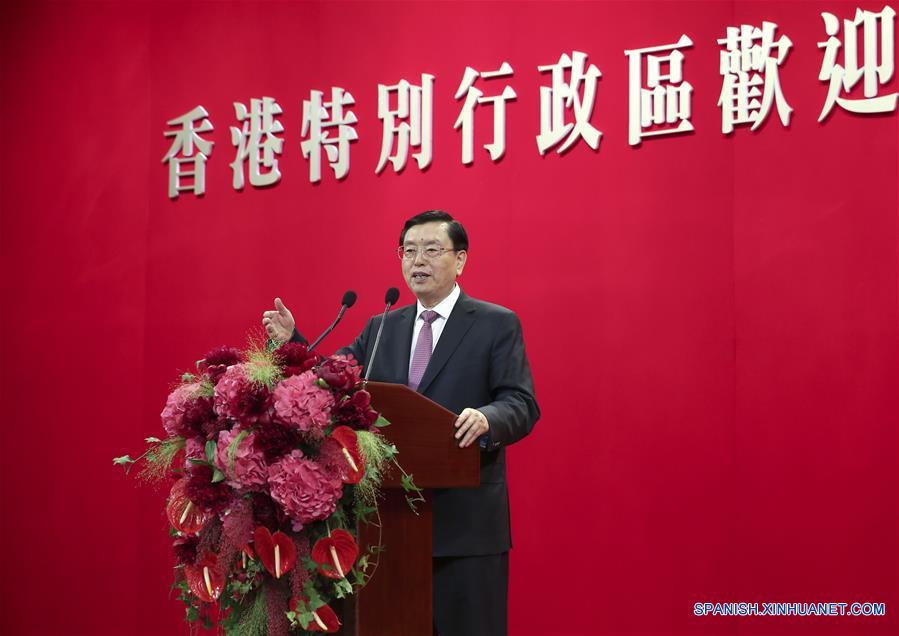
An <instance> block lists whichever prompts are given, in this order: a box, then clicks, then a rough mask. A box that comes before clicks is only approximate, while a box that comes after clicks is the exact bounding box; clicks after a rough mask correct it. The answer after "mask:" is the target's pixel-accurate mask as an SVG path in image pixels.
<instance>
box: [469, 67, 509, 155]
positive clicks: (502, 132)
mask: <svg viewBox="0 0 899 636" xmlns="http://www.w3.org/2000/svg"><path fill="white" fill-rule="evenodd" d="M512 72H513V71H512V67H511V66H510V65H509V63H508V62H503V63H502V64H501V65H500V67H499V70H496V71H483V72H478V71H476V70H475V69H473V68H471V67H470V66H468V67H466V68H465V74H464V75H463V76H462V82H461V83H460V84H459V88H458V90H457V91H456V96H455V99H462V97H463V96H464V97H465V103H464V104H463V105H462V111H461V112H460V113H459V118H458V119H456V123H455V124H453V128H455V129H457V130H458V129H459V128H460V127H461V128H462V163H463V164H465V165H468V164H470V163H472V162H473V161H474V111H475V108H477V106H478V105H479V104H492V105H493V141H492V142H490V143H489V144H484V148H485V149H486V150H487V152H489V153H490V159H491V160H493V161H498V160H499V159H500V158H502V156H503V154H505V152H506V102H507V101H510V100H512V99H515V98H516V97H518V96H517V95H516V94H515V91H514V90H513V89H512V87H511V86H509V85H506V87H505V88H504V89H503V92H502V93H501V94H500V95H497V96H494V97H484V92H483V91H481V90H480V89H478V88H475V86H474V83H475V81H476V80H477V79H478V77H480V78H482V79H485V80H489V79H492V78H494V77H507V76H509V75H512Z"/></svg>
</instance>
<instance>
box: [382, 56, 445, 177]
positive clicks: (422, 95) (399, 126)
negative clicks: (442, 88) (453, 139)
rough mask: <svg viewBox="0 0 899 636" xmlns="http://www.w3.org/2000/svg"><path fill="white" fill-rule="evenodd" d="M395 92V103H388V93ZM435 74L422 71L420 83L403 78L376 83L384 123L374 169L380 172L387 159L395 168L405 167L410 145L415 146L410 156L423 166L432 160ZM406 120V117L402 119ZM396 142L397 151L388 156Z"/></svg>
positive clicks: (389, 99)
mask: <svg viewBox="0 0 899 636" xmlns="http://www.w3.org/2000/svg"><path fill="white" fill-rule="evenodd" d="M393 94H395V95H396V107H395V108H393V107H391V101H392V100H391V95H393ZM433 95H434V76H433V75H429V74H427V73H422V75H421V86H414V85H412V84H410V83H409V82H407V81H406V80H400V81H399V83H398V84H394V85H392V86H387V85H385V84H378V119H380V120H381V121H382V123H383V130H384V134H383V137H382V140H381V157H380V159H378V167H377V168H375V173H376V174H380V173H381V171H382V170H383V169H384V166H385V165H386V164H387V161H388V160H389V161H390V163H392V164H393V170H394V172H399V171H400V170H402V169H403V168H405V167H406V160H407V159H408V156H409V147H410V146H411V147H412V148H418V152H414V153H412V157H413V158H414V159H415V161H416V162H418V168H419V169H420V170H424V169H425V168H427V167H428V166H429V165H430V163H431V143H432V141H431V135H432V133H431V128H432V124H431V121H432V118H433ZM405 120H408V121H405ZM394 141H395V142H396V152H395V153H394V154H393V155H392V156H391V152H392V151H393V150H394Z"/></svg>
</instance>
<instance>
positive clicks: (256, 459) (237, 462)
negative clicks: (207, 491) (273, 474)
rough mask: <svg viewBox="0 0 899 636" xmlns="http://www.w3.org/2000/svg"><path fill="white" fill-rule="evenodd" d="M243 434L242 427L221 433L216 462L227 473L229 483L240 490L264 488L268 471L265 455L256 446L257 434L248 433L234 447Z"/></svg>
mask: <svg viewBox="0 0 899 636" xmlns="http://www.w3.org/2000/svg"><path fill="white" fill-rule="evenodd" d="M240 434H241V430H240V427H238V426H235V427H234V428H232V429H231V430H230V431H222V432H221V433H219V438H218V444H217V446H216V451H215V464H216V466H218V469H219V470H221V471H222V472H223V473H225V477H226V480H227V483H228V485H229V486H231V487H232V488H237V489H239V490H246V491H249V490H264V487H265V484H266V481H267V477H268V471H267V469H266V465H265V456H264V455H263V453H262V450H261V449H259V448H257V446H256V436H255V435H254V434H253V433H247V434H246V435H245V436H244V437H243V439H241V440H240V442H238V443H237V445H236V446H234V448H233V449H232V448H231V447H232V444H233V442H234V440H235V439H236V438H237V436H238V435H240Z"/></svg>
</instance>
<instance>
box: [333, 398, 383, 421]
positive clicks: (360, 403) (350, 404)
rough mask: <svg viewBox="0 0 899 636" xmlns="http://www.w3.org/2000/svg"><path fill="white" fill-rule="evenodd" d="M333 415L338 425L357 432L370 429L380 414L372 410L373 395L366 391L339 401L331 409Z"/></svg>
mask: <svg viewBox="0 0 899 636" xmlns="http://www.w3.org/2000/svg"><path fill="white" fill-rule="evenodd" d="M331 415H332V416H333V417H334V420H335V423H336V424H338V425H340V424H342V425H344V426H349V427H350V428H354V429H356V430H360V429H361V430H367V429H370V428H372V427H373V426H374V424H375V422H376V421H377V419H378V412H377V411H375V410H374V409H372V408H371V394H370V393H369V392H368V391H366V390H365V389H360V390H359V391H356V392H355V393H353V394H352V395H351V396H349V397H346V398H344V399H343V400H340V401H338V402H337V405H336V406H335V407H334V408H333V409H331Z"/></svg>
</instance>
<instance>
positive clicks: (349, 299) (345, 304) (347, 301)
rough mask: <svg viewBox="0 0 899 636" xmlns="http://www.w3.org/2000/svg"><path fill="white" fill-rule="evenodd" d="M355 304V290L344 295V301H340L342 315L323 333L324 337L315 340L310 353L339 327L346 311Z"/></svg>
mask: <svg viewBox="0 0 899 636" xmlns="http://www.w3.org/2000/svg"><path fill="white" fill-rule="evenodd" d="M355 303H356V292H354V291H353V290H349V291H347V292H346V293H345V294H344V295H343V300H341V301H340V313H338V314H337V318H335V319H334V322H332V323H331V326H330V327H328V328H327V329H325V331H324V333H322V335H320V336H319V337H318V338H316V339H315V342H313V343H312V344H311V345H309V349H308V351H312V350H313V349H315V346H316V345H317V344H318V343H319V342H321V341H322V340H323V339H324V337H325V336H327V335H328V334H329V333H331V331H332V330H333V329H334V327H336V326H337V323H338V322H340V319H341V318H343V314H344V313H345V312H346V310H347V309H349V308H350V307H352V306H353V305H354V304H355Z"/></svg>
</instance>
